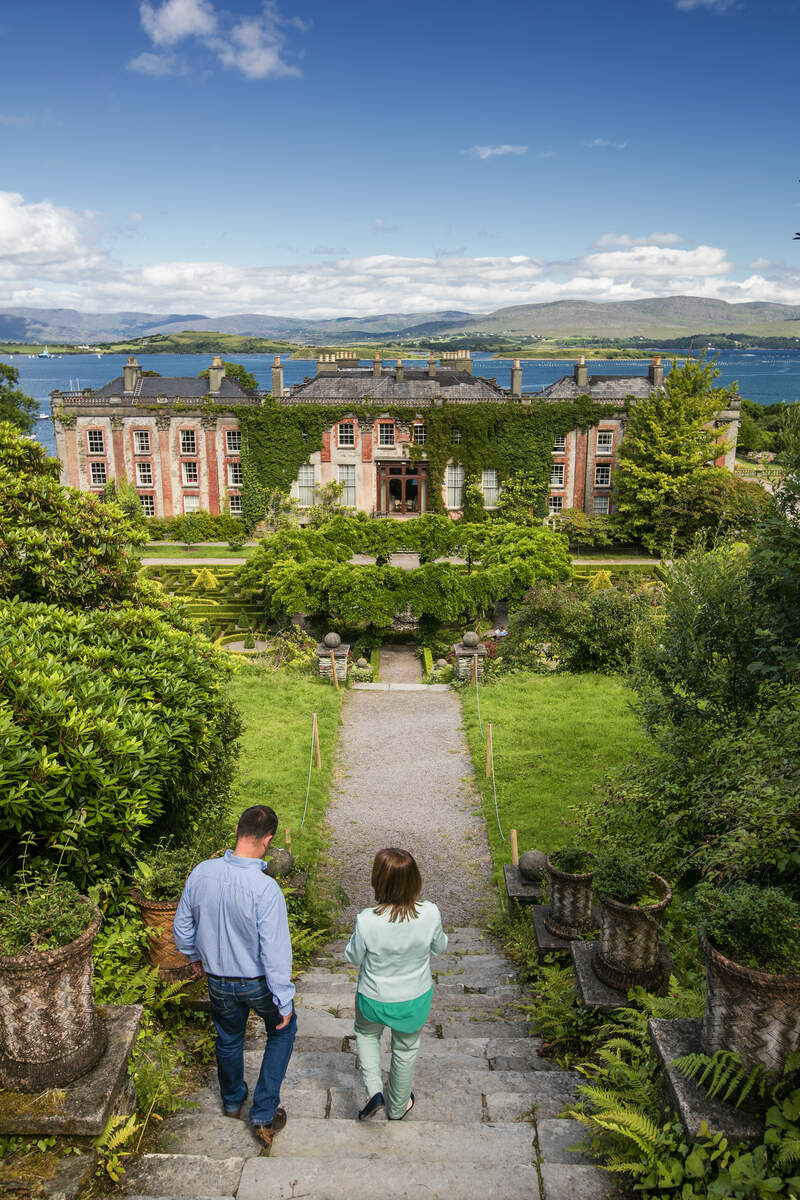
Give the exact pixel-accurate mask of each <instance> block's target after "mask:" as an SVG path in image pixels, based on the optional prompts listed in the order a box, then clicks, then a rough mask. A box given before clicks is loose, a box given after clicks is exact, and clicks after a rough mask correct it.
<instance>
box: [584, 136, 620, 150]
mask: <svg viewBox="0 0 800 1200" xmlns="http://www.w3.org/2000/svg"><path fill="white" fill-rule="evenodd" d="M581 145H582V146H588V147H589V149H601V150H603V149H605V150H625V149H626V148H627V145H628V143H627V142H613V141H611V139H610V138H592V139H591V141H588V142H581Z"/></svg>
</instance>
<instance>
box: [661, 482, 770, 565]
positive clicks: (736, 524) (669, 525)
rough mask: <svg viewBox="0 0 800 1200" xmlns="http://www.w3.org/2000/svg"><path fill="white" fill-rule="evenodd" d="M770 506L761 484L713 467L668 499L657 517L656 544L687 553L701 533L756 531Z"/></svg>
mask: <svg viewBox="0 0 800 1200" xmlns="http://www.w3.org/2000/svg"><path fill="white" fill-rule="evenodd" d="M768 507H769V496H768V494H767V492H766V491H765V490H764V488H763V487H762V486H761V484H759V483H753V482H750V481H748V480H746V479H740V478H739V477H738V476H736V475H733V474H731V472H730V471H727V470H725V468H724V467H710V468H709V469H708V470H706V471H703V472H702V473H700V474H698V475H697V477H696V478H694V479H691V480H688V481H687V482H685V483H682V484H681V485H680V486H678V487H676V488H675V489H674V490H673V491H672V492H671V493H670V494H669V495H668V496H667V497H666V498H665V500H664V502H663V504H662V505H661V507H660V508H659V509H658V511H657V512H656V514H655V515H654V518H653V522H654V524H653V537H654V541H655V543H656V544H657V545H659V546H662V547H663V546H671V547H672V548H673V549H674V550H681V551H684V550H687V549H688V548H689V547H690V546H691V545H692V544H693V543H694V542H695V541H696V540H697V537H698V535H699V534H707V535H713V536H722V535H726V534H736V535H737V536H740V535H742V534H746V533H749V532H751V531H752V530H753V529H754V527H755V526H756V525H757V523H758V521H759V520H760V518H761V517H762V516H763V515H764V513H765V511H766V510H767V508H768Z"/></svg>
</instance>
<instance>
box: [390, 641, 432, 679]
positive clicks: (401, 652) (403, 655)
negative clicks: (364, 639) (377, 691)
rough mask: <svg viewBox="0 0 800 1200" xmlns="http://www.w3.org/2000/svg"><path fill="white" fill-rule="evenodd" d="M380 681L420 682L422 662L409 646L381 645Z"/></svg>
mask: <svg viewBox="0 0 800 1200" xmlns="http://www.w3.org/2000/svg"><path fill="white" fill-rule="evenodd" d="M380 677H381V683H421V682H422V663H421V662H420V661H419V659H418V658H417V656H416V654H415V653H414V651H413V650H412V649H411V647H410V646H381V667H380Z"/></svg>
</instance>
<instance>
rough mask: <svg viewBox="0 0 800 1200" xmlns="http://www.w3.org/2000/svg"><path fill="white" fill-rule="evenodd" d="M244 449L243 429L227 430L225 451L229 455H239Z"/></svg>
mask: <svg viewBox="0 0 800 1200" xmlns="http://www.w3.org/2000/svg"><path fill="white" fill-rule="evenodd" d="M241 448H242V431H241V429H226V430H225V449H226V450H227V451H228V454H238V453H239V451H240V450H241Z"/></svg>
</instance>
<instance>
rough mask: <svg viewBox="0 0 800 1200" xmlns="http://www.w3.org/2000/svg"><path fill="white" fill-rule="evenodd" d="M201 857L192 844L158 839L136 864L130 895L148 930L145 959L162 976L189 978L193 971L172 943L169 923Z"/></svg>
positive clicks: (173, 941) (170, 923)
mask: <svg viewBox="0 0 800 1200" xmlns="http://www.w3.org/2000/svg"><path fill="white" fill-rule="evenodd" d="M200 858H202V854H200V853H199V852H198V850H197V848H196V847H195V846H180V845H178V846H176V845H174V844H173V843H171V842H159V844H158V845H157V846H155V847H154V848H153V849H152V850H150V851H149V852H148V853H147V854H144V855H143V856H142V857H141V858H140V859H139V860H138V861H137V863H136V869H135V871H134V875H133V887H132V888H131V898H132V900H133V902H134V904H136V905H137V906H138V908H139V911H140V912H141V914H142V921H143V922H144V925H145V928H146V930H147V933H148V938H147V959H148V962H149V963H150V965H151V966H152V967H155V968H156V969H157V970H158V973H159V975H160V976H161V978H162V979H189V978H190V977H191V976H192V974H193V967H192V964H191V963H190V962H189V959H188V958H187V957H186V955H185V954H181V952H180V950H179V949H178V947H177V946H176V945H175V939H174V938H173V936H172V922H173V920H174V918H175V913H176V911H177V908H178V901H179V900H180V898H181V892H182V891H183V885H184V884H185V882H186V877H187V876H188V874H189V872H190V871H191V870H192V868H193V867H194V866H195V865H196V864H197V863H198V862H199V861H200Z"/></svg>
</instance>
